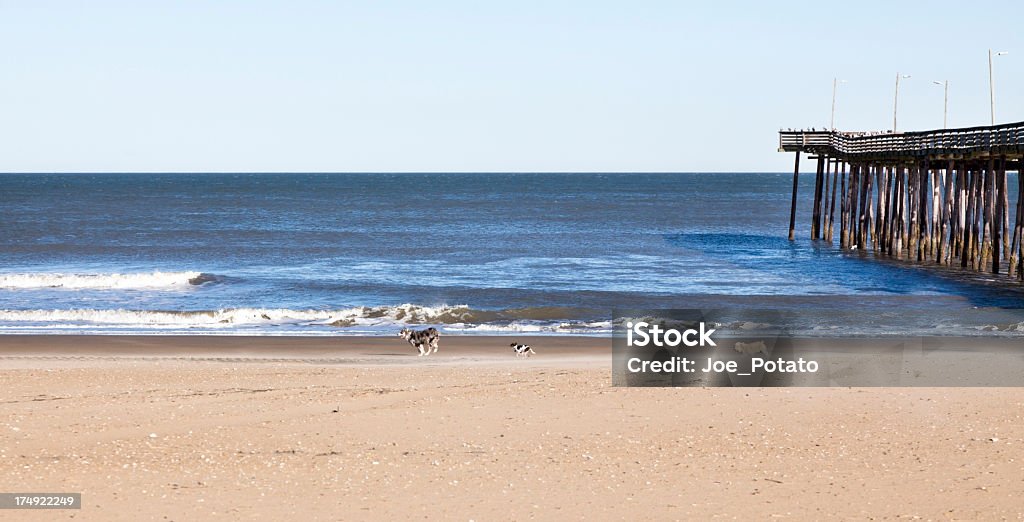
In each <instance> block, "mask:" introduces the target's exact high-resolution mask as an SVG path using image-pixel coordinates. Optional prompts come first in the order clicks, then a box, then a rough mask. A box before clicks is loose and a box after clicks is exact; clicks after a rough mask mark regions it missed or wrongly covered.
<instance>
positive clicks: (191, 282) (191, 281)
mask: <svg viewBox="0 0 1024 522" xmlns="http://www.w3.org/2000/svg"><path fill="white" fill-rule="evenodd" d="M217 280H218V277H217V276H215V275H213V274H204V273H202V272H159V271H156V272H140V273H128V274H118V273H114V274H62V273H25V274H0V288H4V289H30V288H64V289H70V290H79V289H94V290H102V289H154V288H189V287H191V286H198V285H202V284H204V283H209V282H213V281H217Z"/></svg>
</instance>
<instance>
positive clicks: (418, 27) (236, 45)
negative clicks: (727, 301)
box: [0, 0, 1024, 172]
mask: <svg viewBox="0 0 1024 522" xmlns="http://www.w3.org/2000/svg"><path fill="white" fill-rule="evenodd" d="M1022 15H1024V4H1021V3H1020V2H1019V1H1005V2H984V1H974V2H970V3H968V4H965V3H964V2H962V1H949V2H893V1H884V2H883V1H860V2H821V1H817V2H753V1H751V2H707V3H705V4H704V5H697V6H694V5H691V3H690V2H677V1H629V2H626V1H623V2H601V1H580V2H558V1H553V0H552V1H536V2H535V1H529V0H518V1H515V2H497V1H484V2H480V1H446V0H435V1H430V2H424V1H408V2H399V1H395V2H370V1H365V2H342V1H334V2H328V1H322V2H308V1H281V2H259V1H238V2H230V1H219V2H208V1H206V2H199V1H195V2H188V1H181V2H147V1H141V2H140V1H124V2H108V1H88V2H83V1H63V2H60V1H46V0H23V1H18V2H14V1H4V0H0V171H6V172H16V171H243V172H245V171H786V170H788V169H790V168H791V166H790V165H791V162H792V157H791V155H786V154H781V153H777V152H776V151H775V149H776V146H777V141H776V140H777V137H776V132H777V130H778V129H779V128H780V127H801V126H806V127H810V126H817V127H824V126H827V124H828V120H829V110H830V104H831V89H832V78H833V77H835V76H839V77H841V78H843V79H846V80H848V82H849V83H847V84H844V85H842V87H841V89H840V93H839V104H838V111H837V117H836V119H837V126H838V127H840V128H844V129H859V130H862V129H884V128H888V127H889V126H891V125H892V97H893V82H894V78H895V75H896V72H897V71H899V72H904V73H908V74H911V75H912V76H913V77H912V78H911V79H909V80H905V81H904V83H903V84H902V86H901V99H900V127H901V129H907V130H909V129H923V128H935V127H940V126H941V125H942V88H941V87H939V86H936V85H933V84H932V81H933V80H945V79H949V80H950V81H951V87H950V116H949V119H950V125H951V126H970V125H983V124H987V123H988V120H989V111H988V109H989V107H988V105H989V96H988V65H987V49H988V48H989V47H992V48H995V49H997V50H1007V51H1010V54H1009V55H1007V56H1001V57H999V58H998V59H997V61H996V80H997V81H996V91H997V92H996V99H997V121H1000V122H1008V121H1021V120H1024V89H1022V83H1024V36H1022V35H1024V16H1022Z"/></svg>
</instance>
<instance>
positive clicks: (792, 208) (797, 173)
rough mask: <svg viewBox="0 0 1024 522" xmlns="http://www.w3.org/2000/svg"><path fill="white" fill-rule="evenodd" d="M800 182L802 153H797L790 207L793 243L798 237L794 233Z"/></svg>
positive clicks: (790, 227) (790, 237)
mask: <svg viewBox="0 0 1024 522" xmlns="http://www.w3.org/2000/svg"><path fill="white" fill-rule="evenodd" d="M799 181H800V152H797V153H796V160H795V161H794V162H793V201H792V203H791V204H790V207H789V240H790V241H793V240H794V239H796V237H795V236H794V235H793V231H794V230H795V229H796V188H797V183H799Z"/></svg>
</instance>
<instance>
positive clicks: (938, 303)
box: [0, 173, 1024, 335]
mask: <svg viewBox="0 0 1024 522" xmlns="http://www.w3.org/2000/svg"><path fill="white" fill-rule="evenodd" d="M1011 177H1012V176H1011ZM812 178H813V176H806V175H805V176H803V177H802V183H801V190H800V198H801V203H800V207H799V208H800V213H799V215H798V224H799V227H798V231H797V232H798V237H799V239H798V241H795V242H790V241H788V240H787V238H786V235H787V232H788V231H787V227H788V219H789V197H790V189H791V182H792V178H791V174H719V173H716V174H696V173H692V174H643V173H639V174H638V173H628V174H627V173H623V174H451V173H446V174H380V173H374V174H54V175H44V174H4V175H0V332H6V333H29V332H34V333H47V332H64V333H67V332H85V333H93V332H95V333H218V334H231V333H245V334H253V333H255V334H299V335H305V334H308V335H345V334H384V333H391V332H393V331H394V330H395V329H396V328H399V327H400V325H405V324H432V325H435V326H439V327H441V328H442V329H443V330H445V331H447V332H449V333H519V332H532V333H551V334H558V333H574V334H580V333H583V334H595V335H603V334H607V333H608V332H609V331H610V323H609V321H610V319H611V310H612V309H613V308H629V307H633V308H673V307H674V308H693V307H741V308H742V307H749V308H766V307H767V308H781V309H786V310H790V311H793V312H796V314H797V315H798V316H799V317H801V318H803V327H805V328H807V329H809V330H816V331H822V332H829V331H838V332H854V333H858V332H860V333H876V332H892V333H901V334H907V333H912V332H931V331H935V330H936V329H940V330H942V331H947V330H956V331H958V333H965V332H963V331H960V330H964V331H981V332H989V331H998V332H1005V333H1008V334H1013V333H1014V332H1020V331H1021V330H1024V314H1022V313H1021V310H1020V309H1021V308H1022V307H1024V290H1022V287H1021V285H1019V284H1017V283H1012V282H1007V281H1005V280H1002V279H1001V278H1000V279H998V280H990V278H986V277H984V276H978V275H975V274H966V273H962V272H960V271H958V270H937V269H934V268H922V267H916V266H913V265H911V264H906V263H894V262H888V261H881V260H876V259H871V258H870V255H866V254H862V253H856V252H852V253H851V252H842V251H840V250H839V249H838V248H837V247H836V246H835V245H830V244H828V243H824V242H816V243H815V242H811V241H809V240H808V239H807V237H808V235H809V222H810V216H809V215H807V212H808V209H809V207H810V204H809V203H810V201H809V198H810V197H811V192H812V183H813V179H812ZM1015 183H1016V181H1015V178H1014V181H1013V182H1012V183H1011V186H1015Z"/></svg>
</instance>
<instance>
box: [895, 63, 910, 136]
mask: <svg viewBox="0 0 1024 522" xmlns="http://www.w3.org/2000/svg"><path fill="white" fill-rule="evenodd" d="M901 78H904V79H905V78H910V75H909V74H900V73H896V95H895V96H894V97H893V102H892V131H893V132H894V133H895V132H896V112H897V110H898V109H899V107H900V79H901Z"/></svg>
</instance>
